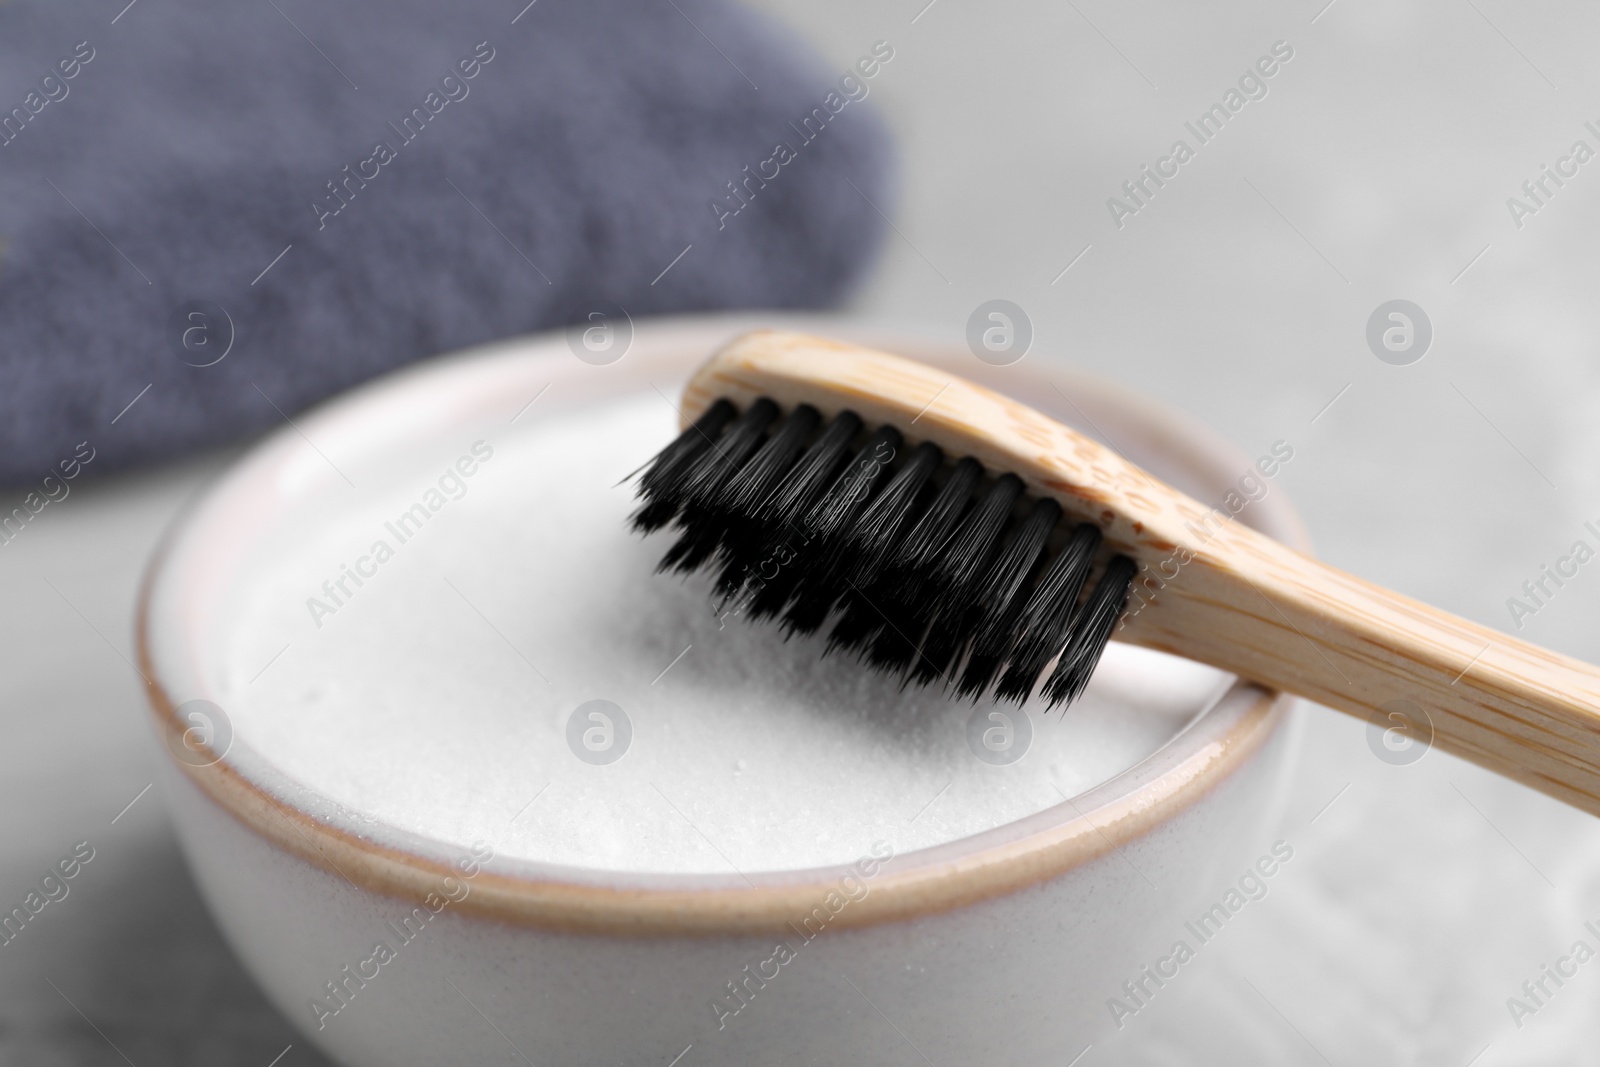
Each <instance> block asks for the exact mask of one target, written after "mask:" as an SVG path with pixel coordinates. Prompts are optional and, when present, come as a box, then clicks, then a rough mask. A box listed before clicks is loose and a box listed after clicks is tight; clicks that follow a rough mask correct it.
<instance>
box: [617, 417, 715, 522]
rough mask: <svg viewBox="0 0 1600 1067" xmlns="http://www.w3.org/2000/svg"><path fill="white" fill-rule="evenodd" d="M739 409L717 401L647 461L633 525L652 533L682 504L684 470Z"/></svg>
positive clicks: (674, 513)
mask: <svg viewBox="0 0 1600 1067" xmlns="http://www.w3.org/2000/svg"><path fill="white" fill-rule="evenodd" d="M738 413H739V412H738V409H737V408H735V407H734V406H733V405H732V404H731V403H729V402H728V401H727V400H718V401H717V402H716V403H715V404H712V405H711V406H710V407H709V408H707V409H706V411H705V413H704V414H703V415H701V416H700V417H699V418H698V419H696V420H695V421H694V422H693V423H691V424H690V426H689V428H688V429H687V430H684V431H683V432H682V433H680V434H679V435H678V437H677V439H676V440H674V441H673V442H672V443H671V444H670V445H668V446H667V447H666V448H663V449H662V450H661V451H660V452H659V453H658V454H657V455H656V457H655V459H654V460H652V461H651V462H650V466H649V469H648V470H646V471H645V472H644V476H643V477H641V478H640V479H639V494H638V495H639V496H640V497H641V498H642V499H643V500H644V504H643V505H642V506H641V507H640V508H639V510H638V511H636V512H634V515H633V528H634V529H635V530H638V531H639V532H640V533H652V532H654V531H656V530H659V529H661V527H663V526H665V525H666V524H667V523H669V522H671V521H672V517H673V516H674V515H676V514H677V513H678V508H679V507H680V506H681V505H682V503H683V498H682V494H681V489H682V484H683V473H684V471H686V470H687V469H688V468H689V465H690V464H691V463H693V462H694V460H695V459H696V457H698V456H700V455H701V454H702V453H703V452H705V451H706V450H707V449H709V448H710V447H711V446H712V445H713V444H714V443H715V442H716V440H717V438H718V437H719V436H720V435H721V433H722V430H723V427H725V426H727V425H728V423H730V422H732V421H733V418H734V416H735V415H737V414H738Z"/></svg>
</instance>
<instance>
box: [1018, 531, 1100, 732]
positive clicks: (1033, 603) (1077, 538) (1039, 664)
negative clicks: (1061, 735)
mask: <svg viewBox="0 0 1600 1067" xmlns="http://www.w3.org/2000/svg"><path fill="white" fill-rule="evenodd" d="M1099 547H1100V530H1099V529H1098V528H1097V527H1095V526H1091V525H1090V524H1088V523H1086V522H1085V523H1080V524H1079V525H1078V528H1077V529H1076V530H1074V531H1073V532H1072V536H1071V537H1070V538H1069V539H1068V540H1067V543H1066V544H1065V545H1063V546H1062V548H1061V551H1060V552H1057V553H1056V558H1055V560H1054V561H1053V562H1052V563H1051V564H1050V568H1049V570H1047V571H1045V573H1044V577H1042V578H1040V579H1039V584H1038V585H1036V586H1034V589H1033V593H1032V594H1031V595H1030V596H1029V597H1028V603H1027V604H1026V605H1025V606H1024V607H1023V609H1022V617H1021V618H1020V619H1019V620H1018V621H1017V628H1016V631H1015V633H1016V634H1017V638H1016V644H1015V645H1014V647H1013V648H1012V649H1011V652H1010V655H1009V656H1008V657H1007V658H1008V660H1009V662H1008V663H1007V665H1006V671H1005V674H1003V675H1001V676H1000V681H999V684H998V686H997V687H996V689H995V695H996V696H997V697H999V698H1000V699H1001V700H1015V701H1017V702H1018V703H1021V702H1022V701H1024V700H1026V699H1027V698H1028V694H1029V693H1031V692H1033V683H1034V682H1036V681H1038V680H1039V674H1040V672H1042V671H1043V670H1044V668H1045V665H1046V664H1047V663H1049V662H1050V660H1051V659H1053V658H1054V657H1055V655H1056V653H1058V652H1060V651H1061V649H1062V647H1063V646H1064V645H1065V644H1066V642H1067V635H1068V634H1069V632H1070V627H1071V625H1072V609H1073V606H1074V605H1076V604H1077V602H1078V593H1079V592H1081V591H1082V589H1083V583H1084V581H1085V580H1086V579H1087V578H1088V577H1089V568H1090V567H1091V566H1093V565H1094V551H1095V549H1096V548H1099Z"/></svg>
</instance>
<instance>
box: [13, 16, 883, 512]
mask: <svg viewBox="0 0 1600 1067" xmlns="http://www.w3.org/2000/svg"><path fill="white" fill-rule="evenodd" d="M117 6H118V5H116V4H113V5H112V7H111V8H110V9H108V8H107V7H106V5H105V4H104V3H99V2H97V3H93V4H90V3H87V2H82V0H55V2H52V3H48V4H46V3H29V2H22V0H13V2H11V3H4V4H0V483H5V484H16V483H20V482H30V483H31V482H35V481H37V480H38V479H39V478H40V477H41V476H42V475H43V474H46V473H49V472H51V471H53V470H55V469H56V467H57V466H58V464H60V463H62V462H66V461H69V460H71V459H72V458H73V457H74V455H75V454H76V450H77V449H78V448H79V446H80V444H81V443H83V442H88V446H89V447H90V448H93V449H94V455H95V460H94V464H93V468H92V469H93V470H94V471H104V470H107V469H111V468H114V467H119V466H125V465H128V464H132V463H138V462H145V461H150V460H156V459H160V458H164V457H169V456H172V455H175V454H178V453H180V452H182V451H185V450H189V449H194V448H197V447H202V446H207V445H212V444H216V443H219V442H223V441H226V440H229V439H233V438H237V437H239V436H240V435H243V434H249V433H253V432H257V431H260V430H262V429H264V428H267V427H269V426H272V425H274V424H279V423H282V422H283V420H284V419H285V417H287V416H291V415H293V414H294V413H295V412H296V411H297V410H299V409H301V408H303V407H305V406H307V405H309V404H311V403H313V402H315V401H316V400H318V399H320V398H322V397H324V396H327V395H329V394H330V393H333V392H336V391H338V390H340V389H343V388H346V387H348V386H350V385H352V384H354V383H356V382H359V381H361V380H363V379H366V378H368V377H371V376H373V375H376V374H379V373H381V372H383V371H385V370H388V369H390V368H392V367H395V366H397V365H399V364H402V363H405V362H407V361H409V360H414V359H417V358H420V357H423V356H427V355H431V354H434V353H438V352H442V351H446V350H449V349H452V348H457V347H460V346H463V345H469V344H473V343H477V342H482V341H486V340H490V339H493V338H497V337H504V336H508V335H514V334H518V333H523V332H527V331H531V330H537V329H541V328H546V327H552V326H557V325H561V324H563V323H570V322H574V321H578V320H581V319H583V318H584V317H585V315H586V314H587V313H588V312H589V311H590V310H591V309H593V308H596V307H600V306H602V305H606V304H614V305H620V306H621V307H622V308H625V309H626V310H627V312H628V313H629V314H630V315H633V316H639V315H646V314H652V313H660V312H669V311H684V310H693V309H710V308H731V307H753V306H770V307H790V308H793V307H810V306H821V305H826V304H829V303H832V302H835V301H837V300H839V299H840V298H841V297H842V296H843V295H844V294H845V293H846V292H847V291H848V290H849V289H850V287H851V285H852V284H853V283H854V282H855V281H856V280H857V279H858V278H859V276H860V274H861V272H862V269H863V267H864V265H865V264H866V262H867V260H868V258H869V256H870V253H871V252H872V250H873V249H874V248H875V247H876V244H877V242H878V239H879V236H880V234H881V231H882V222H881V217H880V215H879V208H884V209H887V204H886V203H885V199H886V197H887V195H888V194H887V189H886V186H887V185H888V181H889V179H888V171H889V166H888V161H889V152H888V147H887V146H888V140H887V137H886V135H885V132H884V130H883V127H882V125H881V123H880V122H879V121H878V120H877V119H876V117H875V116H874V114H873V113H872V111H871V105H866V104H862V103H860V100H861V99H862V98H863V97H865V96H866V95H867V93H868V92H869V91H870V88H871V80H870V79H868V78H867V77H866V75H865V74H864V73H861V72H859V71H856V70H854V69H852V71H851V72H848V73H847V74H846V75H844V76H843V77H842V78H841V76H840V75H839V74H838V72H829V71H827V70H824V69H822V68H821V67H820V66H819V64H818V63H817V61H816V60H815V58H814V57H812V56H810V55H808V54H806V53H804V51H803V50H800V49H797V48H796V47H794V46H793V45H792V44H791V43H790V42H789V41H788V40H786V39H785V37H784V35H783V34H782V33H781V31H779V30H778V29H777V28H776V27H774V26H773V25H771V24H769V23H768V22H767V21H765V19H764V18H763V17H761V16H758V15H757V14H755V13H754V12H751V11H748V10H746V9H744V8H741V7H738V6H736V5H734V4H732V3H729V2H726V0H647V2H629V0H584V2H579V0H536V2H535V3H533V4H530V5H528V6H527V7H525V8H522V6H521V3H520V0H513V2H511V3H503V2H499V0H496V2H493V3H490V2H488V0H453V2H451V3H448V4H441V3H437V2H436V0H344V2H342V3H339V4H314V3H311V2H309V0H261V2H259V3H255V2H252V3H249V4H212V3H200V2H195V0H151V2H145V3H141V2H139V0H134V3H133V4H130V5H129V6H128V7H126V8H124V9H122V11H121V13H120V14H117V12H116V8H117ZM519 8H521V10H520V12H519ZM885 52H887V54H888V55H890V56H891V57H892V52H893V49H892V47H890V46H887V45H885V46H883V47H882V49H881V50H880V52H879V59H880V60H881V59H882V58H883V55H884V53H885ZM867 69H872V70H873V76H874V77H881V75H882V72H883V70H884V68H883V67H882V66H881V64H878V63H874V64H872V65H871V66H870V68H869V66H868V65H865V64H864V65H863V66H862V68H861V71H865V70H867ZM852 186H853V187H852ZM130 405H131V406H130Z"/></svg>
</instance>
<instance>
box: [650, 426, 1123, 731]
mask: <svg viewBox="0 0 1600 1067" xmlns="http://www.w3.org/2000/svg"><path fill="white" fill-rule="evenodd" d="M864 429H866V427H865V426H864V425H863V423H862V420H861V419H860V417H859V416H857V415H855V414H854V413H852V412H849V411H845V412H841V413H840V414H838V415H837V416H835V417H834V418H832V419H831V420H828V421H826V422H824V420H823V418H822V416H821V414H820V413H819V412H818V411H817V410H816V409H815V408H814V407H811V406H810V405H806V404H801V405H799V406H798V407H796V408H794V409H793V410H791V411H789V412H788V414H787V415H786V416H784V415H783V414H782V413H781V412H780V410H779V408H778V406H777V404H775V403H774V402H773V401H771V400H770V399H767V398H758V399H757V400H755V401H752V402H751V404H750V405H749V406H748V407H747V408H745V410H744V411H743V413H742V414H741V413H740V412H739V411H738V410H737V409H736V408H735V407H734V405H733V404H731V403H729V402H728V401H726V400H719V401H717V402H716V403H715V404H713V405H712V406H711V407H710V408H708V409H707V410H706V412H705V413H704V414H703V415H701V417H700V418H699V419H697V420H696V421H695V423H694V425H693V426H691V427H689V429H687V430H685V431H684V432H683V433H681V434H679V435H678V437H677V438H676V439H675V440H674V441H673V442H672V443H671V444H670V445H668V446H667V447H666V448H665V449H663V450H662V451H661V453H660V454H659V455H657V456H656V457H655V459H654V460H653V461H652V462H651V463H650V464H649V466H648V468H647V469H646V471H645V473H644V475H643V477H642V478H641V479H640V483H639V490H638V495H639V497H640V498H641V501H642V503H641V506H640V508H639V510H638V511H637V512H636V513H635V515H634V516H633V520H632V521H633V525H634V528H635V529H638V530H640V531H642V532H647V533H648V532H650V531H653V530H657V529H660V528H661V527H662V526H665V525H667V524H669V523H671V524H673V525H675V526H676V527H677V528H678V530H679V537H678V540H677V541H676V542H675V543H674V544H673V545H672V547H671V548H670V549H669V550H668V551H667V553H666V555H665V557H664V558H663V559H662V561H661V565H660V569H662V570H667V569H676V570H680V571H685V572H687V571H694V570H700V569H707V570H713V572H714V573H715V574H716V576H717V578H716V582H717V590H718V591H719V592H720V593H721V595H722V598H723V603H724V605H726V604H727V603H728V602H729V601H731V600H735V599H737V600H738V602H739V603H740V605H742V607H748V608H750V609H751V613H752V614H753V615H755V616H756V617H775V616H781V617H782V624H783V625H784V626H785V627H786V628H787V630H788V631H789V633H791V634H794V633H813V632H816V631H817V630H819V629H821V628H822V627H823V625H824V624H825V623H826V622H827V620H828V619H829V618H830V617H831V616H832V615H834V614H835V613H836V612H837V614H838V618H837V621H836V623H835V624H834V626H833V629H832V632H831V633H830V634H829V635H828V645H827V648H828V651H833V650H835V649H843V650H847V651H852V652H855V653H856V654H857V655H858V656H859V657H860V658H861V659H862V660H864V661H865V662H867V663H869V664H871V665H872V666H873V667H876V668H878V669H880V670H883V671H886V672H890V673H895V674H899V675H900V676H901V684H902V685H905V684H910V683H911V682H918V683H922V684H927V683H931V682H935V681H938V680H940V679H944V678H950V679H954V681H953V683H952V688H953V689H954V690H955V692H957V693H959V694H960V695H962V696H971V697H973V698H974V699H976V698H978V697H980V696H981V695H982V694H983V693H984V692H986V691H989V690H990V689H991V688H992V690H993V692H994V697H995V699H1000V700H1015V701H1018V702H1021V701H1024V700H1026V699H1027V698H1028V697H1029V695H1030V694H1031V693H1032V692H1033V690H1034V688H1035V686H1037V685H1039V684H1040V678H1041V675H1043V674H1044V673H1045V668H1046V667H1047V666H1048V665H1049V664H1050V663H1051V661H1052V660H1055V663H1056V665H1055V668H1054V669H1053V670H1052V671H1050V672H1049V676H1048V678H1046V679H1045V680H1044V682H1043V685H1042V687H1041V696H1042V697H1043V699H1044V700H1046V701H1047V702H1048V704H1049V706H1050V707H1055V706H1057V705H1060V704H1064V703H1070V702H1071V701H1073V700H1074V699H1076V698H1077V697H1078V696H1079V695H1080V694H1081V693H1082V692H1083V689H1084V687H1085V686H1086V685H1087V684H1088V682H1089V679H1090V677H1091V675H1092V674H1093V672H1094V668H1095V665H1096V664H1097V663H1098V662H1099V660H1100V657H1101V655H1102V654H1103V653H1104V650H1105V645H1106V642H1107V641H1108V640H1109V639H1110V636H1111V633H1112V631H1113V629H1114V628H1115V626H1116V623H1117V620H1118V618H1119V617H1120V616H1121V614H1122V612H1123V609H1124V608H1125V607H1126V605H1127V601H1128V595H1129V587H1130V585H1131V583H1132V581H1133V576H1134V574H1135V572H1136V566H1135V564H1134V562H1133V561H1132V560H1131V559H1129V558H1128V557H1127V556H1123V555H1117V556H1114V557H1113V558H1112V559H1111V561H1110V563H1109V564H1108V565H1107V566H1106V568H1105V571H1104V573H1103V574H1102V575H1101V576H1100V579H1099V581H1098V582H1096V583H1095V584H1094V586H1093V588H1092V590H1091V591H1090V592H1089V593H1088V595H1086V596H1085V595H1083V590H1084V588H1085V586H1086V585H1087V584H1088V578H1089V576H1090V572H1091V570H1092V569H1093V566H1094V560H1095V557H1096V555H1097V554H1099V551H1100V544H1101V534H1100V531H1099V529H1098V528H1097V527H1096V526H1094V525H1092V524H1090V523H1080V524H1078V525H1077V526H1076V527H1074V528H1073V529H1072V530H1071V532H1070V533H1066V534H1064V535H1062V536H1064V541H1063V542H1062V543H1061V547H1060V548H1059V549H1058V550H1056V551H1053V552H1052V551H1051V549H1050V548H1049V546H1050V545H1051V544H1053V543H1055V542H1056V535H1055V534H1054V531H1055V530H1056V527H1057V524H1058V523H1059V522H1060V521H1061V519H1062V509H1061V505H1060V504H1058V503H1057V502H1056V501H1054V500H1051V499H1047V498H1046V499H1030V498H1028V497H1026V496H1025V495H1024V494H1025V487H1024V485H1023V483H1022V480H1021V479H1020V478H1018V477H1017V476H1016V475H1015V474H1011V473H1006V472H999V473H998V474H997V475H996V476H995V477H994V479H993V480H992V481H989V482H987V484H985V476H984V470H983V467H982V465H981V464H979V462H978V461H977V460H976V459H974V458H971V457H963V458H957V459H956V460H955V462H954V463H953V464H952V465H951V466H950V467H948V468H947V469H946V470H945V471H944V472H943V474H942V475H941V473H940V467H941V465H942V464H943V463H944V462H945V459H944V454H943V453H942V452H941V451H940V449H939V448H938V446H936V445H934V444H932V443H931V442H925V443H922V444H919V445H917V446H916V447H915V448H913V449H912V450H911V451H910V452H909V453H908V454H907V455H906V456H905V457H903V458H902V457H900V456H899V455H898V450H899V449H900V448H901V447H902V445H903V443H904V440H903V438H902V436H901V434H900V432H899V431H898V430H896V429H894V428H893V427H889V426H880V427H877V428H875V429H873V430H872V432H870V433H868V434H867V435H866V437H865V439H864V440H862V441H861V442H860V443H859V444H857V443H856V442H857V440H858V439H860V438H861V436H862V433H863V430H864ZM852 446H855V447H854V452H853V454H852ZM1080 600H1081V603H1080Z"/></svg>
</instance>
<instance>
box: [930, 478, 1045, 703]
mask: <svg viewBox="0 0 1600 1067" xmlns="http://www.w3.org/2000/svg"><path fill="white" fill-rule="evenodd" d="M1021 495H1022V479H1021V478H1018V477H1017V476H1016V475H1015V474H1002V475H1001V476H1000V477H998V478H996V479H995V480H994V484H993V485H991V486H989V490H988V492H986V493H984V494H983V499H981V500H979V501H978V503H977V504H976V505H975V506H974V507H973V509H972V511H971V513H970V514H968V515H967V517H966V519H965V520H963V521H962V523H961V528H960V529H958V530H957V531H956V532H955V534H954V535H953V536H952V537H951V538H950V541H949V543H948V544H946V545H945V547H944V551H943V552H941V553H939V555H938V556H937V557H935V558H934V560H933V561H932V562H931V564H930V565H929V568H928V571H929V573H928V575H927V577H926V579H925V580H924V581H923V582H921V583H920V584H919V585H918V586H917V595H918V596H920V597H921V598H922V600H921V602H920V603H918V602H916V601H910V604H909V606H910V608H911V613H912V614H913V615H915V616H916V617H918V618H926V619H928V621H929V622H930V623H932V624H933V625H931V626H930V627H929V630H928V638H927V640H926V641H924V642H923V648H922V651H921V654H920V655H918V656H917V660H916V663H915V664H914V665H913V667H912V671H911V677H912V680H913V681H917V682H932V681H933V680H934V679H936V678H941V677H943V676H944V675H945V674H946V673H947V672H948V668H949V667H950V665H951V662H952V661H953V660H954V659H955V658H956V655H957V654H958V653H959V652H960V651H961V649H962V647H963V646H964V645H965V644H966V641H967V638H968V637H969V636H970V635H969V634H968V632H967V631H966V630H965V629H963V628H962V627H961V622H962V620H964V619H965V618H966V614H967V609H968V608H969V607H971V606H972V605H973V604H974V603H975V602H976V599H977V596H978V593H979V592H980V591H981V590H980V589H979V588H978V579H979V578H980V577H981V576H982V575H983V572H984V571H985V570H987V569H988V566H989V560H990V559H992V558H993V557H994V554H995V551H996V549H997V547H998V546H999V544H1000V535H1001V533H1002V532H1003V531H1004V529H1005V526H1006V523H1007V522H1009V521H1010V519H1011V509H1012V508H1013V507H1014V506H1015V505H1016V503H1017V498H1018V497H1019V496H1021Z"/></svg>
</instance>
